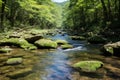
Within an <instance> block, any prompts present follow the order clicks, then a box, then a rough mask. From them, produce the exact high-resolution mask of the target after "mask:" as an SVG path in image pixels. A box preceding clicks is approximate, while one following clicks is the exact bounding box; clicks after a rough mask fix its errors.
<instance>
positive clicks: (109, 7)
mask: <svg viewBox="0 0 120 80" xmlns="http://www.w3.org/2000/svg"><path fill="white" fill-rule="evenodd" d="M108 20H110V21H111V20H112V14H111V3H110V0H108Z"/></svg>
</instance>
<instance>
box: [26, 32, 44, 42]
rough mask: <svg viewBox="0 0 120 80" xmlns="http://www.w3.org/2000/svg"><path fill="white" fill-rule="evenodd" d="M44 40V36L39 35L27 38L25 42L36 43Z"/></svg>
mask: <svg viewBox="0 0 120 80" xmlns="http://www.w3.org/2000/svg"><path fill="white" fill-rule="evenodd" d="M42 38H43V36H42V35H41V34H39V35H32V36H29V37H25V40H27V41H28V42H30V43H34V42H35V41H37V40H39V39H42Z"/></svg>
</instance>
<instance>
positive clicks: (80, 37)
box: [70, 36, 85, 40]
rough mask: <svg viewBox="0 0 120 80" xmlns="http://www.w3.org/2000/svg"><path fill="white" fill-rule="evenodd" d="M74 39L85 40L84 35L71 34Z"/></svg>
mask: <svg viewBox="0 0 120 80" xmlns="http://www.w3.org/2000/svg"><path fill="white" fill-rule="evenodd" d="M70 37H71V39H72V40H85V37H83V36H70Z"/></svg>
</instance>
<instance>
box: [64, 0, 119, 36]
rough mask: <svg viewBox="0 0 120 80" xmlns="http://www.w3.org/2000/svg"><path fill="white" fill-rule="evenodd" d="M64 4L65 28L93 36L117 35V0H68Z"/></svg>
mask: <svg viewBox="0 0 120 80" xmlns="http://www.w3.org/2000/svg"><path fill="white" fill-rule="evenodd" d="M66 5H67V6H68V8H67V7H65V8H66V10H65V13H66V14H65V15H64V16H65V20H64V21H63V22H64V26H65V28H67V29H72V30H74V32H75V31H77V33H80V34H81V33H85V32H87V34H91V35H93V36H94V35H99V34H102V35H104V36H105V37H107V36H111V37H115V36H117V37H118V36H119V34H120V33H119V32H120V26H119V25H120V1H119V0H70V2H67V4H66Z"/></svg>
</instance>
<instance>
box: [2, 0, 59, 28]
mask: <svg viewBox="0 0 120 80" xmlns="http://www.w3.org/2000/svg"><path fill="white" fill-rule="evenodd" d="M60 10H61V8H59V6H56V4H55V3H53V2H52V1H51V0H0V28H1V29H2V30H3V29H10V28H12V27H18V28H19V27H21V26H24V27H25V26H39V27H40V28H53V27H59V26H60V24H59V23H60V19H61V15H60Z"/></svg>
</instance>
